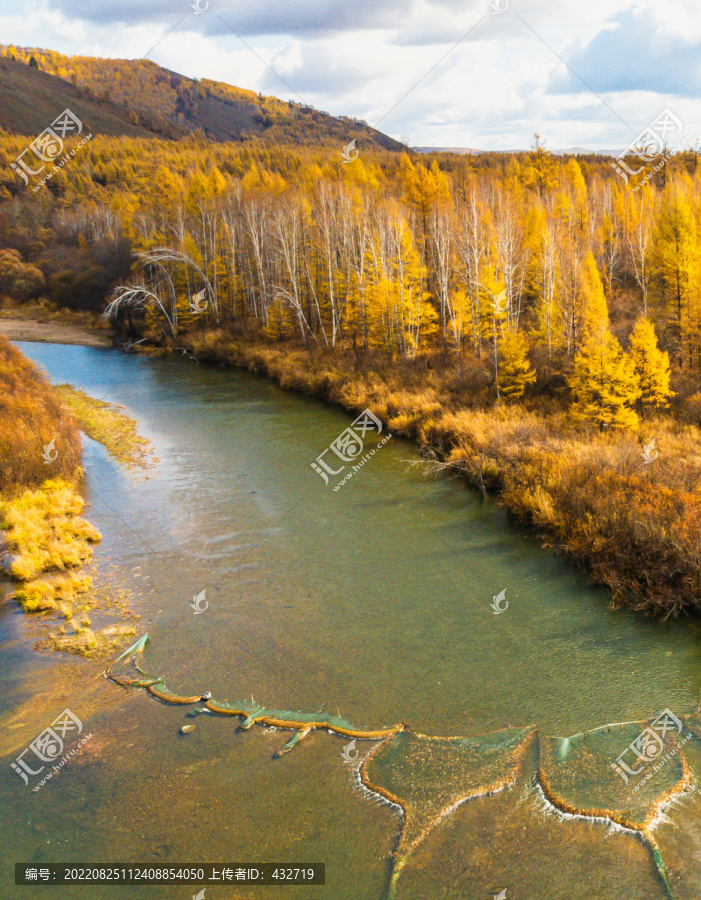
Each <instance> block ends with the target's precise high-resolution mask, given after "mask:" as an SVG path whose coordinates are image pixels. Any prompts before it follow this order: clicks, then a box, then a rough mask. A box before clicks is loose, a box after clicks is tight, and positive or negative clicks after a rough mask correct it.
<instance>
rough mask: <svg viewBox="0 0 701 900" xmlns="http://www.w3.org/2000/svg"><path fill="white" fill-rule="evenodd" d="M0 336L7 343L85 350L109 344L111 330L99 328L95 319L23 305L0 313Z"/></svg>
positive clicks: (93, 317) (66, 311)
mask: <svg viewBox="0 0 701 900" xmlns="http://www.w3.org/2000/svg"><path fill="white" fill-rule="evenodd" d="M0 334H2V335H4V336H5V337H6V338H7V339H8V340H9V341H32V342H35V341H36V342H40V343H46V344H81V345H83V346H85V347H111V346H112V345H113V342H112V338H111V329H108V328H104V327H99V324H98V322H97V320H96V317H95V316H90V315H87V314H85V315H81V314H80V313H76V312H72V311H70V310H60V311H54V310H50V309H48V308H43V307H35V306H26V305H25V306H22V307H19V308H17V309H3V310H0Z"/></svg>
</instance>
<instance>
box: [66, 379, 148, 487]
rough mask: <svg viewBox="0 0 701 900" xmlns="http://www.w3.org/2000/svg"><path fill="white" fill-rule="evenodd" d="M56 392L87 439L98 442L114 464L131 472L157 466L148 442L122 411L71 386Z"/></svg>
mask: <svg viewBox="0 0 701 900" xmlns="http://www.w3.org/2000/svg"><path fill="white" fill-rule="evenodd" d="M56 390H57V392H58V394H59V396H60V397H61V399H62V400H63V402H64V403H65V405H66V406H67V407H68V409H70V411H71V412H72V413H73V415H74V416H75V418H76V419H77V420H78V422H79V424H80V427H81V428H82V429H83V431H84V432H85V433H86V434H87V436H88V437H90V438H92V439H93V440H94V441H99V442H100V443H101V444H102V445H103V446H104V447H105V449H106V450H107V451H108V453H111V454H112V456H113V457H114V458H115V459H116V460H117V462H119V463H121V464H122V465H124V466H127V468H130V469H147V468H149V466H151V465H153V464H154V463H155V462H156V460H155V459H154V458H153V446H152V444H151V442H150V441H148V440H147V439H146V438H144V437H142V436H141V435H140V434H138V432H137V430H136V422H135V421H134V420H133V419H131V418H129V416H127V415H125V414H124V413H123V412H122V411H121V410H122V409H123V407H121V406H115V405H113V404H111V403H106V402H105V401H104V400H96V399H95V398H94V397H91V396H90V395H89V394H86V393H84V392H83V391H79V390H78V389H77V388H74V387H72V386H71V385H70V384H61V385H59V386H58V387H57V388H56Z"/></svg>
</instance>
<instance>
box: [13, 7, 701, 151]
mask: <svg viewBox="0 0 701 900" xmlns="http://www.w3.org/2000/svg"><path fill="white" fill-rule="evenodd" d="M193 3H199V5H200V7H201V9H202V10H203V11H202V12H200V13H198V12H197V11H196V10H195V9H193V7H192V4H193ZM0 41H1V42H2V43H14V44H18V45H20V46H25V47H27V46H34V47H48V48H51V49H53V50H58V51H60V52H62V53H66V54H82V55H89V56H107V57H120V58H128V59H136V58H139V57H143V56H148V58H149V59H151V60H153V61H154V62H156V63H158V64H159V65H162V66H165V67H166V68H169V69H173V70H174V71H176V72H181V73H182V74H184V75H189V76H191V77H198V78H203V77H207V78H214V79H218V80H221V81H226V82H228V83H230V84H236V85H239V86H241V87H246V88H250V89H253V90H256V91H261V92H263V93H265V94H274V95H276V96H278V97H281V98H282V99H285V100H287V99H297V100H299V99H301V100H303V101H304V102H305V103H310V104H312V105H314V106H315V107H317V108H318V109H323V110H326V111H328V112H331V113H333V114H334V115H344V114H345V115H350V116H355V117H357V118H362V119H365V120H366V121H367V122H368V123H369V124H370V125H377V127H379V128H380V129H381V130H382V131H385V132H386V133H387V134H390V135H392V136H393V137H397V138H401V137H407V138H408V139H409V142H410V143H411V144H412V145H413V146H441V147H476V148H479V149H496V150H506V149H513V148H521V149H525V148H528V147H529V146H531V144H532V143H533V133H534V132H538V133H539V134H540V135H541V136H542V137H543V138H544V139H545V140H546V147H547V148H548V149H552V150H558V149H562V148H565V147H572V146H582V147H588V148H593V149H610V150H621V149H623V148H624V147H626V146H627V145H628V143H629V142H630V141H631V140H634V139H635V138H636V137H637V136H638V135H639V134H640V133H641V132H642V131H644V129H645V128H646V127H647V126H649V125H650V124H651V123H652V122H653V121H655V120H656V119H657V118H658V117H659V115H660V113H662V112H663V110H665V109H666V108H667V109H670V110H671V111H672V112H673V114H674V115H675V116H676V117H677V119H679V120H680V121H681V122H682V123H683V134H684V135H688V134H693V135H701V104H700V103H699V98H701V52H700V50H701V4H699V3H698V0H654V2H653V0H641V2H636V3H631V2H626V0H586V2H583V0H148V2H144V0H24V2H23V3H21V4H18V3H17V2H16V0H0ZM670 137H671V138H674V137H675V136H674V135H670Z"/></svg>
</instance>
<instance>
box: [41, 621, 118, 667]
mask: <svg viewBox="0 0 701 900" xmlns="http://www.w3.org/2000/svg"><path fill="white" fill-rule="evenodd" d="M135 634H136V629H135V628H134V627H133V626H131V625H110V626H109V627H108V628H104V629H103V630H102V631H93V630H92V629H91V628H90V627H89V622H88V624H87V625H79V626H78V627H77V629H76V631H75V633H73V634H65V633H63V632H61V631H58V632H56V633H52V634H50V635H49V636H48V638H45V639H44V640H42V641H39V642H38V643H37V645H36V647H37V650H56V651H59V652H62V653H73V654H75V655H77V656H83V657H85V658H86V659H98V658H101V657H104V656H111V655H113V654H114V653H115V652H116V651H117V650H119V649H120V647H121V646H122V645H123V644H124V642H125V640H126V639H127V638H130V637H133V636H134V635H135Z"/></svg>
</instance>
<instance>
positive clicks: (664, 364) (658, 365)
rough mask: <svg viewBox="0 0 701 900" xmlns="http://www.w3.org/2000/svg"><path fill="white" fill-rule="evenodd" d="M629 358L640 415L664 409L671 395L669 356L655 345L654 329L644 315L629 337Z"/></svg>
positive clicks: (672, 392)
mask: <svg viewBox="0 0 701 900" xmlns="http://www.w3.org/2000/svg"><path fill="white" fill-rule="evenodd" d="M630 358H631V360H632V362H633V368H634V369H635V374H636V375H637V378H638V384H639V386H640V397H639V398H638V405H639V408H640V410H641V412H643V413H644V412H645V411H646V410H648V409H650V408H651V407H661V406H667V405H668V403H669V398H670V397H673V396H674V391H671V390H670V388H669V355H668V354H667V353H665V352H663V351H662V350H660V349H659V347H658V346H657V335H656V334H655V326H654V325H653V324H652V322H651V321H650V320H649V319H646V318H645V317H644V316H641V318H639V319H638V321H637V322H636V323H635V328H634V329H633V334H632V335H631V337H630Z"/></svg>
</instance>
